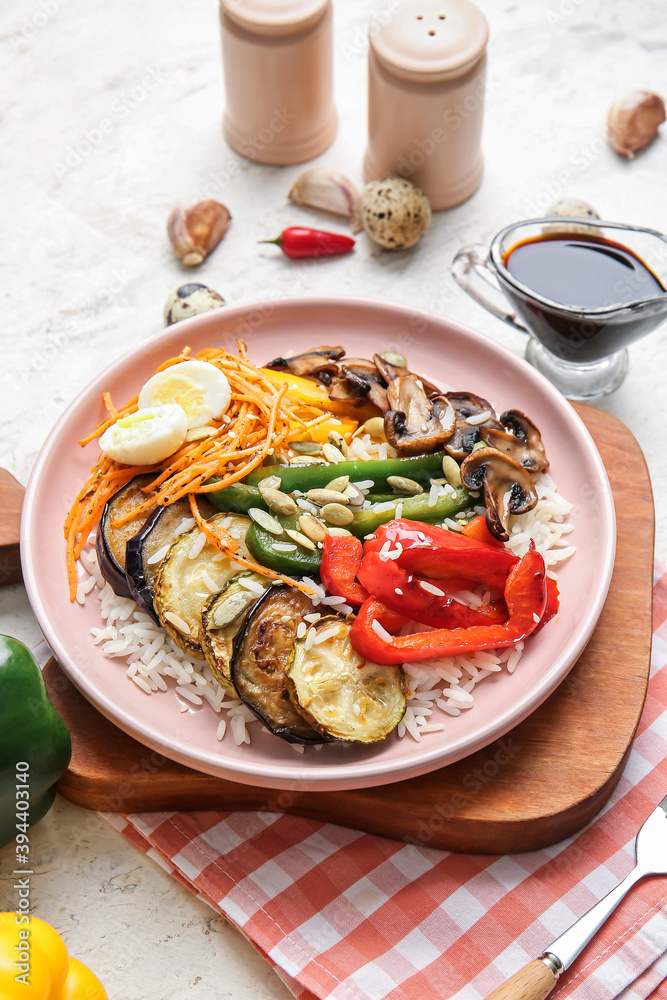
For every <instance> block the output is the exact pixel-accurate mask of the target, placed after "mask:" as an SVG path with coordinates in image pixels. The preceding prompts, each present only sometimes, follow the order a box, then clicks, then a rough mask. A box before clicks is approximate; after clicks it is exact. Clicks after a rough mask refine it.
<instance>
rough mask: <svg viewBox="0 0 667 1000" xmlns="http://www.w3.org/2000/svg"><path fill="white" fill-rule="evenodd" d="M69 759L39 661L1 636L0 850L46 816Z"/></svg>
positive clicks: (62, 728)
mask: <svg viewBox="0 0 667 1000" xmlns="http://www.w3.org/2000/svg"><path fill="white" fill-rule="evenodd" d="M71 755H72V744H71V741H70V736H69V733H68V731H67V727H66V726H65V723H64V722H63V720H62V719H61V718H60V716H59V715H58V713H57V712H56V710H55V708H54V707H53V705H52V704H51V701H50V700H49V696H48V694H47V691H46V685H45V684H44V679H43V678H42V672H41V670H40V669H39V666H38V665H37V661H36V660H35V658H34V656H33V655H32V653H31V652H30V650H29V649H28V648H27V646H24V645H23V643H22V642H19V641H18V639H12V638H11V637H10V636H7V635H0V847H3V846H4V845H5V844H9V843H10V842H11V841H12V840H14V839H15V837H16V834H17V832H20V833H25V832H26V830H27V828H28V827H29V826H32V825H33V824H34V823H37V821H38V820H40V819H41V818H42V817H43V816H45V815H46V813H47V812H48V811H49V809H50V808H51V805H52V803H53V800H54V798H55V794H56V787H55V786H56V782H57V781H58V778H60V776H61V775H62V774H63V773H64V771H65V770H66V769H67V765H68V764H69V761H70V757H71Z"/></svg>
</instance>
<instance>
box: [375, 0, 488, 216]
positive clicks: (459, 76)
mask: <svg viewBox="0 0 667 1000" xmlns="http://www.w3.org/2000/svg"><path fill="white" fill-rule="evenodd" d="M488 35H489V29H488V25H487V23H486V19H485V17H484V15H483V14H482V12H481V11H480V10H478V8H477V7H475V6H474V4H472V3H470V2H469V0H416V2H411V3H404V4H401V5H400V6H399V7H398V8H397V9H396V10H395V11H392V10H391V9H389V10H388V11H387V14H386V17H379V16H377V17H375V18H374V19H373V21H372V22H371V26H370V27H369V42H370V45H369V55H368V146H367V150H366V157H365V160H364V176H365V178H366V180H367V181H370V180H382V179H384V178H385V177H389V176H400V177H406V178H408V179H409V180H410V181H412V182H413V184H416V185H417V187H419V188H421V189H422V191H423V192H424V194H425V195H426V196H427V197H428V199H429V201H430V203H431V207H432V208H433V209H434V210H436V211H437V210H439V209H443V208H451V207H452V206H453V205H458V204H459V202H462V201H465V199H466V198H469V197H470V195H471V194H472V193H473V192H474V191H475V190H476V189H477V187H478V186H479V183H480V181H481V178H482V169H483V163H482V153H481V134H482V117H483V110H484V91H485V70H486V43H487V39H488Z"/></svg>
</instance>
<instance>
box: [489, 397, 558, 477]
mask: <svg viewBox="0 0 667 1000" xmlns="http://www.w3.org/2000/svg"><path fill="white" fill-rule="evenodd" d="M499 419H500V422H501V424H502V425H503V427H504V428H505V430H507V431H509V433H510V434H514V435H515V437H518V438H519V440H520V441H522V442H523V445H524V449H525V456H524V459H523V461H522V462H521V465H523V467H524V468H525V469H530V471H531V472H546V471H547V469H548V468H549V459H548V458H547V456H546V453H545V451H544V444H543V442H542V435H541V434H540V432H539V430H538V429H537V427H536V426H535V424H534V423H533V421H532V420H531V419H530V417H527V416H526V414H525V413H522V412H521V410H505V412H504V413H501V414H500V418H499Z"/></svg>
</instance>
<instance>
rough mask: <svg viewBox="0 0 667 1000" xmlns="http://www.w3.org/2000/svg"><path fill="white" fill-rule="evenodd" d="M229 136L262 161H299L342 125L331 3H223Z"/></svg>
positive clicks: (226, 129)
mask: <svg viewBox="0 0 667 1000" xmlns="http://www.w3.org/2000/svg"><path fill="white" fill-rule="evenodd" d="M220 21H221V29H222V62H223V69H224V77H225V90H226V98H227V104H226V109H225V115H224V121H223V128H224V134H225V138H226V139H227V142H228V143H229V144H230V146H232V147H233V149H235V150H236V151H237V152H238V153H241V154H242V155H243V156H246V157H248V159H250V160H256V161H258V162H259V163H274V164H287V163H301V162H302V161H304V160H310V159H312V157H314V156H317V155H318V154H319V153H321V152H323V150H325V149H326V148H327V146H328V145H329V144H330V143H331V142H332V140H333V138H334V136H335V134H336V128H337V116H336V111H335V108H334V102H333V31H332V11H331V0H220Z"/></svg>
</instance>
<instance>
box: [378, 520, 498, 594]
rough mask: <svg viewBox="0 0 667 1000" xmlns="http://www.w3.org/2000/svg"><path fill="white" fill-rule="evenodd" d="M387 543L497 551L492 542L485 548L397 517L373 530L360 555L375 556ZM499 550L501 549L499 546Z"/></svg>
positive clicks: (461, 536) (481, 543)
mask: <svg viewBox="0 0 667 1000" xmlns="http://www.w3.org/2000/svg"><path fill="white" fill-rule="evenodd" d="M387 542H390V543H391V547H392V548H394V547H395V546H396V543H397V542H399V543H400V545H401V547H402V548H403V549H412V548H419V549H425V548H430V547H436V548H448V549H461V550H466V551H467V550H470V549H478V550H480V551H482V552H484V551H487V550H488V549H497V548H498V544H497V543H496V541H495V539H494V541H493V543H491V544H487V543H486V542H484V541H479V540H478V539H476V538H468V537H466V536H465V535H464V534H462V533H461V532H458V531H448V530H447V528H438V527H437V526H436V525H433V524H424V523H423V522H422V521H409V520H407V518H403V517H401V518H396V519H395V520H393V521H389V522H388V523H387V524H383V525H381V526H380V527H379V528H378V529H377V531H376V532H375V533H374V537H373V538H371V539H369V540H368V541H367V542H365V543H364V555H365V554H366V553H367V552H379V551H380V549H382V547H383V546H384V545H386V543H387ZM500 548H504V546H503V543H502V542H501V543H500ZM461 589H463V588H461Z"/></svg>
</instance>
